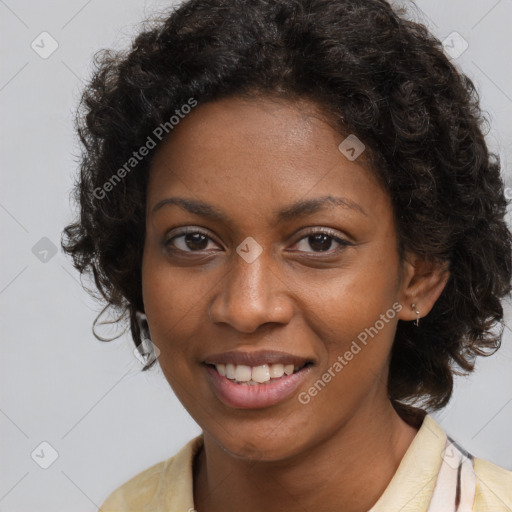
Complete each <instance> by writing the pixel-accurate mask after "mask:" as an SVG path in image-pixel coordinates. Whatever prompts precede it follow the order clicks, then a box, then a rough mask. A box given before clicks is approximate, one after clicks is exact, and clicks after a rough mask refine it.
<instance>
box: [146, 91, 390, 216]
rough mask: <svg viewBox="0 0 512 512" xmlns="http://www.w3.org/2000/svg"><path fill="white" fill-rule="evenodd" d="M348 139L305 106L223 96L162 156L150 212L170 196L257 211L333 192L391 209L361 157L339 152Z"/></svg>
mask: <svg viewBox="0 0 512 512" xmlns="http://www.w3.org/2000/svg"><path fill="white" fill-rule="evenodd" d="M345 138H346V135H341V134H340V133H339V132H338V131H337V130H335V129H334V128H333V126H332V125H331V124H329V123H328V122H326V120H325V118H324V116H323V115H322V112H321V111H320V110H319V109H318V108H317V107H316V106H315V105H314V104H312V103H308V102H307V101H301V102H293V103H292V102H288V101H284V100H273V99H266V98H263V99H262V98H260V99H252V100H247V99H240V98H225V99H222V100H219V101H216V102H210V103H205V104H203V105H199V106H197V107H196V108H195V109H194V110H193V111H192V112H191V113H190V114H188V115H187V116H185V117H184V119H182V120H181V121H180V123H179V124H178V125H177V126H176V127H175V128H174V129H173V131H172V133H171V134H170V136H169V137H168V139H166V140H164V141H163V143H162V145H161V146H160V147H159V148H158V150H157V153H156V155H155V158H154V160H153V162H152V165H151V171H150V180H149V186H148V209H149V210H150V209H151V208H152V207H154V206H155V204H156V203H158V202H159V201H162V200H163V199H165V197H166V196H168V195H170V194H171V193H172V194H174V193H179V194H180V195H182V196H183V195H187V196H188V197H191V198H192V197H195V198H196V199H200V198H201V199H205V198H210V199H211V201H209V202H212V201H213V202H216V203H219V202H220V203H221V204H222V205H223V206H225V207H226V209H229V207H230V205H235V204H237V205H238V207H240V208H241V209H242V211H244V212H249V211H252V212H253V213H255V212H257V211H261V210H262V209H265V208H269V207H270V206H271V205H276V204H280V205H283V204H289V203H291V202H294V201H297V200H299V199H301V198H302V199H305V198H314V197H320V196H327V195H333V192H336V195H338V196H339V195H342V196H344V197H345V198H346V199H347V200H349V201H350V200H353V202H359V203H361V202H363V203H366V204H367V206H368V207H371V208H369V209H370V210H372V209H375V208H377V210H378V209H379V207H380V208H382V207H389V202H388V198H387V194H386V193H385V191H383V190H382V188H381V187H380V185H379V183H378V182H377V179H376V178H375V176H374V174H373V172H372V171H370V170H369V169H368V167H367V165H366V164H365V163H364V162H365V155H364V152H363V154H362V155H361V156H360V157H359V158H357V159H355V160H350V159H348V158H347V157H346V155H345V154H344V153H342V152H341V151H340V150H339V148H338V146H339V145H340V143H342V142H343V141H344V139H345ZM361 206H362V208H363V209H364V206H363V205H361Z"/></svg>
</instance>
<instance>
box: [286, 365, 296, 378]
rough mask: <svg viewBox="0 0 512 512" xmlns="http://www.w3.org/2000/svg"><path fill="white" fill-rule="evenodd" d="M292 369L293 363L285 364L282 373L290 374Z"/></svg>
mask: <svg viewBox="0 0 512 512" xmlns="http://www.w3.org/2000/svg"><path fill="white" fill-rule="evenodd" d="M293 370H294V366H293V364H287V365H286V366H285V367H284V373H286V375H291V374H292V373H293Z"/></svg>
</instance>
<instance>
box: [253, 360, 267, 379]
mask: <svg viewBox="0 0 512 512" xmlns="http://www.w3.org/2000/svg"><path fill="white" fill-rule="evenodd" d="M252 380H254V381H255V382H260V383H261V382H267V380H270V370H269V368H268V364H264V365H262V366H255V367H254V368H253V369H252Z"/></svg>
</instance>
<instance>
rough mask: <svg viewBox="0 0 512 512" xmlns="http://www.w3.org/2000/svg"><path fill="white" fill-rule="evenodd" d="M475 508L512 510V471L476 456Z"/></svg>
mask: <svg viewBox="0 0 512 512" xmlns="http://www.w3.org/2000/svg"><path fill="white" fill-rule="evenodd" d="M474 471H475V476H476V492H475V510H476V511H480V510H482V511H487V510H497V511H498V510H504V511H505V510H512V471H508V470H506V469H504V468H502V467H500V466H496V465H495V464H493V463H491V462H489V461H487V460H485V459H480V458H478V457H476V458H475V459H474Z"/></svg>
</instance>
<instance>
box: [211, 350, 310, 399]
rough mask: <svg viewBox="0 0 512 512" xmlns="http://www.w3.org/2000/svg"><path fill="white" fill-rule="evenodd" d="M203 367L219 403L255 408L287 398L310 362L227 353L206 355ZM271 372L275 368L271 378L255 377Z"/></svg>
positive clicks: (289, 356)
mask: <svg viewBox="0 0 512 512" xmlns="http://www.w3.org/2000/svg"><path fill="white" fill-rule="evenodd" d="M203 364H204V366H205V368H206V373H207V376H208V381H209V383H210V385H211V387H212V390H213V392H214V393H215V395H216V396H217V398H219V400H220V401H221V402H223V403H224V404H225V405H228V406H230V407H235V408H242V409H258V408H263V407H269V406H271V405H275V404H277V403H279V402H281V401H284V400H285V399H286V398H288V397H289V396H290V395H291V394H292V393H293V392H294V391H295V390H296V389H297V387H298V386H299V385H300V384H301V383H302V382H303V381H304V379H305V378H306V375H307V374H308V373H309V371H310V367H311V365H312V364H313V361H312V360H311V359H309V358H306V357H301V356H298V355H293V354H286V353H283V352H276V351H259V352H240V351H231V352H224V353H220V354H215V355H212V356H209V357H207V358H206V359H205V361H204V363H203ZM284 368H286V370H287V371H286V372H285V371H284ZM271 369H274V370H276V369H277V372H275V373H274V374H273V376H269V375H265V376H262V377H261V378H259V376H260V374H261V372H269V373H270V370H271ZM226 370H229V371H226ZM280 370H282V371H280ZM255 377H256V378H255Z"/></svg>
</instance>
